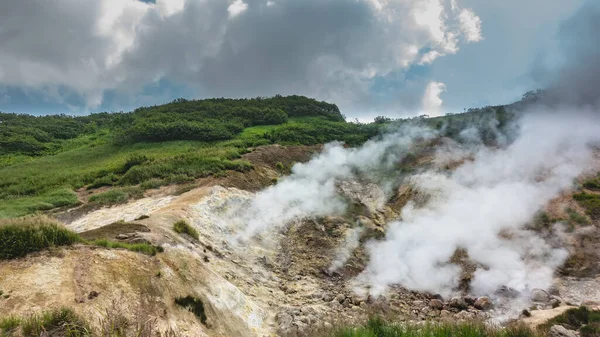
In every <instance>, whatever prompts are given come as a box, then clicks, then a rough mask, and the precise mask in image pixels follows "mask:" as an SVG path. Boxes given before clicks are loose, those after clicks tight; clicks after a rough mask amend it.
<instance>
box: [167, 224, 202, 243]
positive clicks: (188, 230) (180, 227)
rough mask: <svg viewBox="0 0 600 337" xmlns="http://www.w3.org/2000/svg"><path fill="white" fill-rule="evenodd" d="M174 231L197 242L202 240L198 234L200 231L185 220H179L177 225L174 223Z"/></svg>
mask: <svg viewBox="0 0 600 337" xmlns="http://www.w3.org/2000/svg"><path fill="white" fill-rule="evenodd" d="M173 230H174V231H175V232H177V233H179V234H182V233H184V234H187V235H189V236H191V237H193V238H194V239H196V240H198V239H199V238H200V234H199V233H198V231H197V230H196V229H195V228H194V227H192V226H191V225H190V224H188V223H187V222H185V221H184V220H179V221H177V222H176V223H174V224H173Z"/></svg>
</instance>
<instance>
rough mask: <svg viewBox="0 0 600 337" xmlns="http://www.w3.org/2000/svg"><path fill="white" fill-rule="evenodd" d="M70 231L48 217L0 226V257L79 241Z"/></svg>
mask: <svg viewBox="0 0 600 337" xmlns="http://www.w3.org/2000/svg"><path fill="white" fill-rule="evenodd" d="M80 241H81V239H80V238H79V235H77V233H75V232H72V231H70V230H68V229H66V228H64V227H61V226H60V225H58V224H57V223H54V222H51V221H50V220H49V219H48V218H29V220H28V219H27V218H26V219H22V220H17V221H13V222H9V223H8V224H6V225H3V226H0V259H4V260H6V259H14V258H18V257H23V256H25V255H27V254H29V253H32V252H37V251H41V250H44V249H47V248H50V247H55V246H67V245H72V244H74V243H77V242H80Z"/></svg>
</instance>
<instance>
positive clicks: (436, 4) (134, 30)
mask: <svg viewBox="0 0 600 337" xmlns="http://www.w3.org/2000/svg"><path fill="white" fill-rule="evenodd" d="M584 2H585V0H569V1H548V0H525V1H522V0H520V1H517V0H503V1H486V0H155V1H140V0H93V1H92V0H28V1H16V0H0V111H4V112H18V113H31V114H53V113H66V114H86V113H90V112H98V111H129V110H132V109H134V108H136V107H139V106H148V105H154V104H161V103H165V102H168V101H171V100H173V99H175V98H178V97H185V98H206V97H256V96H272V95H275V94H282V95H289V94H300V95H306V96H310V97H314V98H317V99H320V100H326V101H329V102H332V103H336V104H337V105H338V106H339V107H340V109H341V110H342V112H343V113H344V114H345V115H346V116H348V117H349V118H355V117H356V118H359V119H361V120H368V119H372V118H373V117H375V116H378V115H386V116H389V117H406V116H414V115H420V114H428V115H430V116H434V115H440V114H444V113H447V112H460V111H463V109H465V108H469V107H479V106H485V105H494V104H503V103H510V102H512V101H515V100H518V99H519V98H520V97H521V95H522V94H523V93H524V92H525V91H527V90H531V89H536V88H538V87H539V86H540V85H543V83H544V81H543V78H542V77H543V76H542V77H541V76H539V73H540V72H539V71H537V70H539V69H544V71H543V72H544V73H545V72H548V70H549V69H552V67H553V66H554V65H556V64H559V63H560V59H559V58H558V57H557V56H556V55H558V54H559V52H560V48H563V47H564V43H562V44H561V35H560V34H559V33H560V31H561V27H564V22H565V21H566V20H568V19H569V18H571V17H572V16H573V15H574V14H575V13H577V10H578V9H580V8H581V7H582V6H583V5H584ZM536 71H537V72H536Z"/></svg>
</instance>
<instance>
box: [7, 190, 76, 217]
mask: <svg viewBox="0 0 600 337" xmlns="http://www.w3.org/2000/svg"><path fill="white" fill-rule="evenodd" d="M0 189H2V188H0ZM76 205H79V200H78V199H77V195H75V193H73V191H71V190H69V189H67V188H59V189H56V190H53V191H50V192H47V193H42V194H39V195H35V196H24V197H12V198H9V199H6V200H1V199H0V219H3V218H16V217H19V216H23V215H27V214H31V213H35V212H37V211H46V210H50V209H53V208H57V207H65V206H76Z"/></svg>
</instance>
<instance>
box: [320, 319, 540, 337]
mask: <svg viewBox="0 0 600 337" xmlns="http://www.w3.org/2000/svg"><path fill="white" fill-rule="evenodd" d="M321 336H323V337H536V336H539V335H538V334H537V333H536V332H535V331H533V330H531V329H529V328H527V327H525V326H521V325H516V326H510V327H507V328H495V327H490V326H488V325H485V324H484V323H482V322H464V323H430V324H425V325H416V324H394V323H390V322H386V321H384V320H383V319H381V318H371V319H369V321H368V322H367V323H366V324H364V325H362V326H349V327H340V328H337V329H335V330H334V331H333V332H326V333H323V334H321Z"/></svg>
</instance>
